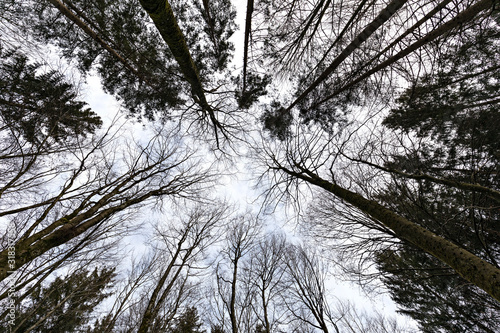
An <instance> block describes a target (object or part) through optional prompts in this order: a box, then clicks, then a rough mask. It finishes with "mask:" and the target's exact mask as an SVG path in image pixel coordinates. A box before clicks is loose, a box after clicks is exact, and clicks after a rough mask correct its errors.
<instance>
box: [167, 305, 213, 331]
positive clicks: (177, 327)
mask: <svg viewBox="0 0 500 333" xmlns="http://www.w3.org/2000/svg"><path fill="white" fill-rule="evenodd" d="M201 326H202V324H201V323H200V317H199V316H198V310H197V309H196V307H194V306H191V307H188V308H187V309H186V310H185V311H184V312H183V313H182V314H181V315H180V316H179V317H177V318H176V319H174V326H173V328H172V329H170V330H169V332H170V333H205V330H203V329H201Z"/></svg>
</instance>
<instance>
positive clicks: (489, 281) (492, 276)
mask: <svg viewBox="0 0 500 333" xmlns="http://www.w3.org/2000/svg"><path fill="white" fill-rule="evenodd" d="M280 169H281V170H282V171H284V172H286V173H287V174H289V175H291V176H293V177H295V178H299V179H302V180H304V181H306V182H308V183H310V184H313V185H316V186H318V187H321V188H322V189H324V190H326V191H328V192H330V193H332V194H333V195H335V196H336V197H338V198H340V199H342V200H344V201H345V202H348V203H349V204H351V205H353V206H354V207H356V208H358V209H359V210H360V211H362V212H363V213H365V214H367V215H369V216H370V217H371V218H373V219H375V220H377V221H379V222H380V223H382V224H383V225H384V226H386V227H387V228H389V229H391V230H392V231H393V232H394V234H395V235H396V236H397V237H398V238H400V239H404V240H407V241H408V242H410V243H412V244H414V245H415V246H417V247H419V248H420V249H422V250H423V251H425V252H427V253H429V254H431V255H432V256H434V257H436V258H437V259H439V260H441V261H442V262H444V263H446V264H447V265H449V266H450V267H451V268H453V269H454V270H455V272H457V273H458V274H459V275H460V276H461V277H463V278H464V279H466V280H467V281H469V282H471V283H473V284H475V285H476V286H478V287H479V288H481V289H483V290H484V291H486V292H487V293H488V294H490V295H491V296H492V297H493V298H495V299H496V300H498V301H500V269H499V268H497V267H495V266H494V265H492V264H490V263H489V262H487V261H485V260H483V259H481V258H479V257H477V256H476V255H474V254H472V253H470V252H469V251H467V250H465V249H464V248H462V247H460V246H458V245H456V244H454V243H452V242H450V241H448V240H446V239H444V238H443V237H441V236H439V235H437V234H435V233H433V232H431V231H429V230H427V229H425V228H423V227H421V226H420V225H418V224H416V223H414V222H412V221H410V220H407V219H406V218H404V217H402V216H400V215H398V214H396V213H395V212H393V211H392V210H390V209H388V208H386V207H384V206H382V205H381V204H379V203H378V202H376V201H373V200H368V199H366V198H364V197H363V196H362V195H360V194H358V193H355V192H352V191H349V190H347V189H345V188H343V187H341V186H339V185H337V184H333V183H331V182H329V181H327V180H325V179H323V178H321V177H319V176H318V175H316V174H314V173H313V172H311V171H309V170H306V169H303V168H301V172H295V171H292V170H289V169H286V168H284V167H281V168H280Z"/></svg>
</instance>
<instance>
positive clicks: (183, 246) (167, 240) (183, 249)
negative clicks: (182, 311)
mask: <svg viewBox="0 0 500 333" xmlns="http://www.w3.org/2000/svg"><path fill="white" fill-rule="evenodd" d="M227 214H228V206H227V205H226V204H224V203H219V204H217V205H215V206H213V207H210V206H201V205H200V206H197V207H195V208H194V209H192V210H191V211H190V212H188V215H187V216H186V217H184V218H182V217H181V218H180V221H178V220H173V221H171V222H170V223H168V224H165V225H159V226H158V229H157V230H158V233H159V236H160V242H161V245H160V246H159V248H158V249H157V250H156V251H158V252H159V253H160V255H159V258H157V259H156V261H157V264H156V265H157V267H158V268H157V269H158V270H159V277H158V279H157V282H156V283H155V285H154V287H153V288H152V292H151V293H150V294H149V295H148V301H147V305H146V308H145V309H144V312H143V315H142V319H141V322H140V325H139V329H138V332H161V331H164V330H165V329H166V328H168V327H169V325H170V324H171V321H172V319H173V318H174V316H175V315H176V314H177V312H178V310H179V308H180V307H181V306H182V305H183V304H184V303H185V300H186V298H187V297H188V296H189V294H190V289H191V288H192V287H191V286H190V284H191V283H190V282H189V281H190V279H192V277H193V275H195V274H196V271H198V273H199V271H200V269H201V267H199V263H201V260H202V259H203V255H204V254H205V251H206V250H207V248H208V247H209V246H210V245H211V244H213V242H215V241H216V240H217V239H218V237H219V236H218V235H219V234H220V228H222V227H223V226H224V223H225V219H226V218H227ZM190 305H192V304H190Z"/></svg>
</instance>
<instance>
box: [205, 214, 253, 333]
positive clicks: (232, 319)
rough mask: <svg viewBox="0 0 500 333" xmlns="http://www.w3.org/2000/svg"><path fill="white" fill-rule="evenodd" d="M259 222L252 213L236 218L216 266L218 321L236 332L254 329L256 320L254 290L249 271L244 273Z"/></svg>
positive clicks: (215, 300)
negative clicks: (253, 309)
mask: <svg viewBox="0 0 500 333" xmlns="http://www.w3.org/2000/svg"><path fill="white" fill-rule="evenodd" d="M259 223H260V221H259V220H258V219H257V218H256V217H254V216H252V215H251V214H249V213H247V214H244V215H241V216H238V217H235V218H233V220H232V221H231V222H230V223H229V224H228V231H227V234H226V240H225V242H224V244H223V248H222V250H221V254H220V256H221V258H220V260H219V261H218V262H217V263H216V267H215V278H216V281H215V286H214V287H213V288H215V290H214V292H213V294H214V298H215V299H214V300H213V302H214V303H215V304H213V306H215V307H217V306H218V310H219V311H218V313H217V314H216V316H217V317H218V318H216V320H217V321H218V323H215V324H222V325H224V327H227V329H228V330H229V331H230V332H232V333H238V332H247V331H250V330H251V329H252V327H253V326H254V325H255V322H256V321H255V317H254V312H253V311H252V304H253V303H254V299H255V296H254V290H253V288H252V285H251V282H250V281H251V278H250V276H249V274H248V275H247V274H245V272H244V262H245V261H247V260H249V255H250V254H251V253H252V249H253V248H254V247H255V244H256V240H257V237H258V235H259V229H260V225H259ZM219 305H220V306H219Z"/></svg>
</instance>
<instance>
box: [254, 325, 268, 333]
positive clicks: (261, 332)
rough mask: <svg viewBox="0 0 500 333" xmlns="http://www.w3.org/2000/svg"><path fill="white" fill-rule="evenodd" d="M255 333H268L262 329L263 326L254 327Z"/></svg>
mask: <svg viewBox="0 0 500 333" xmlns="http://www.w3.org/2000/svg"><path fill="white" fill-rule="evenodd" d="M255 333H269V332H268V331H267V330H266V329H265V328H264V326H262V325H261V324H258V325H257V326H255Z"/></svg>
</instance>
